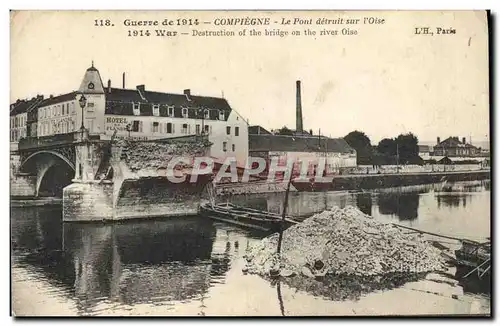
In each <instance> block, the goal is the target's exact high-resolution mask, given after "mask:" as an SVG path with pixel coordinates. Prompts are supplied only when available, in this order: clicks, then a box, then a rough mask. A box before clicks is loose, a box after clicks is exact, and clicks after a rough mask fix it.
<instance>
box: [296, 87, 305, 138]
mask: <svg viewBox="0 0 500 326" xmlns="http://www.w3.org/2000/svg"><path fill="white" fill-rule="evenodd" d="M296 97H297V105H296V114H297V116H296V128H295V129H296V131H297V132H302V131H304V129H303V126H302V100H301V98H300V80H297V95H296Z"/></svg>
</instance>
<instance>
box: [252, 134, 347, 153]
mask: <svg viewBox="0 0 500 326" xmlns="http://www.w3.org/2000/svg"><path fill="white" fill-rule="evenodd" d="M248 141H249V151H253V152H259V151H277V152H334V153H345V154H348V153H354V149H353V148H352V147H351V146H349V144H347V142H346V141H345V140H344V139H343V138H327V137H321V138H319V137H303V136H284V135H262V134H261V135H255V134H254V135H248Z"/></svg>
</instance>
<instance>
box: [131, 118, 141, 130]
mask: <svg viewBox="0 0 500 326" xmlns="http://www.w3.org/2000/svg"><path fill="white" fill-rule="evenodd" d="M139 122H140V121H138V120H134V121H132V131H134V132H139Z"/></svg>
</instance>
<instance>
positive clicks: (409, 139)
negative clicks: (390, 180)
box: [396, 132, 421, 164]
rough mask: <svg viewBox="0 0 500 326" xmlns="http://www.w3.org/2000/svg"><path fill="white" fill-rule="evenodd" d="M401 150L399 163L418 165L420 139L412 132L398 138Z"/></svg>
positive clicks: (397, 141)
mask: <svg viewBox="0 0 500 326" xmlns="http://www.w3.org/2000/svg"><path fill="white" fill-rule="evenodd" d="M396 143H397V144H398V150H399V161H400V163H402V164H418V163H419V162H420V161H421V160H420V158H419V156H418V138H417V136H415V135H414V134H412V133H411V132H410V133H408V134H401V135H399V136H398V137H397V138H396Z"/></svg>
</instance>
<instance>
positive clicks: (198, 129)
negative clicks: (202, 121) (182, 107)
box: [196, 125, 200, 135]
mask: <svg viewBox="0 0 500 326" xmlns="http://www.w3.org/2000/svg"><path fill="white" fill-rule="evenodd" d="M196 134H197V135H199V134H200V125H196Z"/></svg>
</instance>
